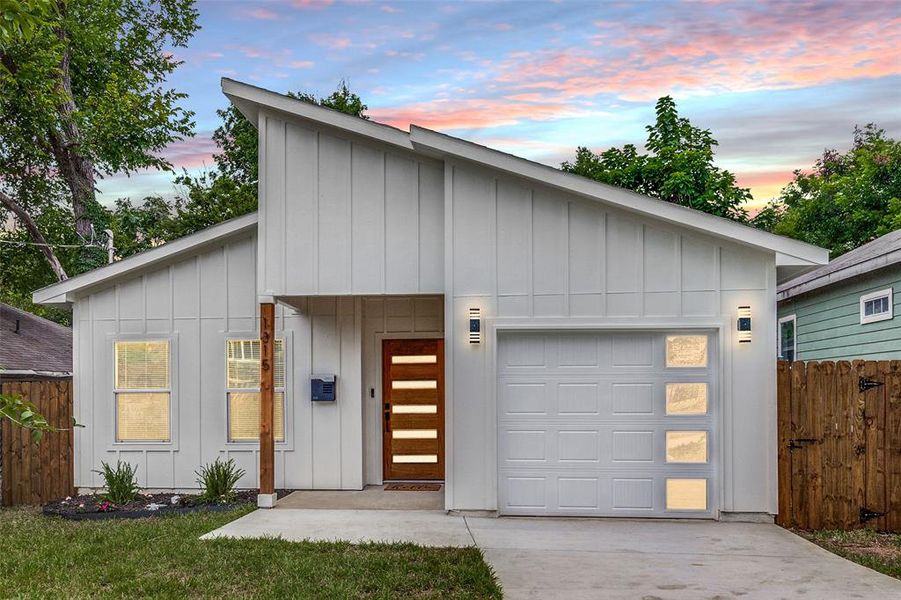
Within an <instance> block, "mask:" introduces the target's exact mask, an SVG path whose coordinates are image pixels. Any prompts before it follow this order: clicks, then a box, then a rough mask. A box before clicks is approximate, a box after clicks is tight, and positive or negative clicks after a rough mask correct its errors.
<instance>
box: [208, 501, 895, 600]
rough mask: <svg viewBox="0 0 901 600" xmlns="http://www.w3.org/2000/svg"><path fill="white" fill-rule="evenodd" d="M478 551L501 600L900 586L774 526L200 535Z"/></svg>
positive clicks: (413, 517) (588, 524) (470, 524)
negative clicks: (403, 544) (503, 599)
mask: <svg viewBox="0 0 901 600" xmlns="http://www.w3.org/2000/svg"><path fill="white" fill-rule="evenodd" d="M203 537H204V539H209V538H216V537H241V538H244V537H282V538H285V539H288V540H306V539H309V540H314V541H316V540H338V539H340V540H350V541H353V542H369V541H403V542H413V543H416V544H421V545H424V546H456V547H464V546H472V545H477V546H478V547H479V548H481V549H482V550H483V552H484V553H485V558H486V559H487V560H488V562H489V563H490V564H491V566H492V567H493V568H494V570H495V572H496V573H497V575H498V577H499V579H500V581H501V583H502V585H503V586H504V596H505V597H506V598H514V599H516V598H542V599H544V598H566V599H568V600H578V599H581V598H591V599H595V598H604V599H620V598H622V599H626V598H629V599H634V598H638V599H644V600H656V599H688V598H691V599H696V598H710V599H718V600H722V599H725V598H739V597H740V598H743V599H747V598H755V599H756V598H762V599H771V598H773V599H775V598H806V599H811V600H812V599H817V600H819V599H829V598H836V599H845V598H864V599H869V598H872V599H874V600H875V599H879V600H882V599H887V598H901V582H899V581H897V580H895V579H892V578H890V577H887V576H885V575H881V574H879V573H876V572H875V571H872V570H870V569H867V568H865V567H861V566H860V565H857V564H854V563H852V562H849V561H846V560H844V559H842V558H839V557H838V556H835V555H834V554H832V553H830V552H827V551H825V550H823V549H821V548H819V547H817V546H816V545H814V544H811V543H810V542H807V541H806V540H803V539H801V538H799V537H797V536H795V535H794V534H792V533H789V532H787V531H785V530H783V529H781V528H779V527H777V526H775V525H763V524H749V523H715V522H710V521H657V520H619V519H538V518H500V519H494V518H473V517H465V518H464V517H460V516H452V515H446V514H444V513H443V512H441V511H390V510H301V509H287V508H286V509H280V510H258V511H255V512H253V513H250V514H248V515H246V516H244V517H242V518H240V519H238V520H236V521H233V522H231V523H229V524H227V525H225V526H224V527H221V528H219V529H217V530H215V531H213V532H211V533H208V534H207V535H205V536H203Z"/></svg>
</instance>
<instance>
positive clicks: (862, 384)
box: [857, 377, 884, 394]
mask: <svg viewBox="0 0 901 600" xmlns="http://www.w3.org/2000/svg"><path fill="white" fill-rule="evenodd" d="M881 385H884V384H883V383H882V382H881V381H876V380H874V379H867V378H866V377H861V378H860V379H858V380H857V389H858V391H860V393H861V394H862V393H864V392H865V391H867V390H871V389H873V388H878V387H879V386H881Z"/></svg>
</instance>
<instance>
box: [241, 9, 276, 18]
mask: <svg viewBox="0 0 901 600" xmlns="http://www.w3.org/2000/svg"><path fill="white" fill-rule="evenodd" d="M244 14H246V15H247V16H248V17H251V18H253V19H260V20H263V21H272V20H275V19H277V18H278V13H277V12H275V11H274V10H269V9H268V8H263V7H262V6H260V7H257V8H253V9H251V10H248V11H247V12H246V13H244Z"/></svg>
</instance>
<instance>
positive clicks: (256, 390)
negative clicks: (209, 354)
mask: <svg viewBox="0 0 901 600" xmlns="http://www.w3.org/2000/svg"><path fill="white" fill-rule="evenodd" d="M275 339H276V340H281V342H282V360H284V361H285V381H284V386H276V387H275V388H274V389H273V390H272V391H273V393H274V394H279V393H280V394H281V395H282V418H283V421H284V432H283V433H284V439H281V440H278V439H276V440H275V444H276V445H277V446H283V445H284V444H286V443H287V441H288V340H287V339H286V336H276V337H275ZM257 340H259V337H253V334H251V335H250V336H246V335H235V336H228V337H226V338H225V443H226V444H237V445H246V444H259V443H260V440H258V439H256V440H233V439H231V402H229V394H232V393H238V394H247V393H258V394H259V393H260V392H261V391H262V390H261V388H259V387H256V388H233V387H228V343H229V342H247V341H257ZM273 433H274V432H273Z"/></svg>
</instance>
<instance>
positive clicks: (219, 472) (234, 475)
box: [194, 458, 245, 503]
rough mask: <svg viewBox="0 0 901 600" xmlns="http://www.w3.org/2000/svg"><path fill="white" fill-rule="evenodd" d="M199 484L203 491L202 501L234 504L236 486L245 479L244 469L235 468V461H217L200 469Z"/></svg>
mask: <svg viewBox="0 0 901 600" xmlns="http://www.w3.org/2000/svg"><path fill="white" fill-rule="evenodd" d="M194 473H195V475H197V483H198V484H200V487H201V488H202V489H203V493H202V494H201V495H200V498H201V500H203V501H206V502H223V503H224V502H232V501H234V500H235V497H236V494H235V484H237V483H238V480H239V479H241V478H242V477H244V473H245V471H244V469H239V468H238V467H237V466H235V461H234V459H232V458H230V459H228V460H227V461H222V460H220V459H218V458H217V459H216V460H214V461H213V462H211V463H208V464H205V465H203V466H202V467H200V470H199V471H195V472H194Z"/></svg>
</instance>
